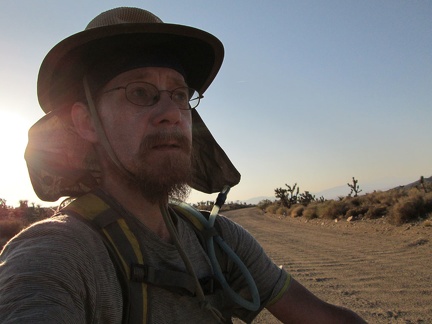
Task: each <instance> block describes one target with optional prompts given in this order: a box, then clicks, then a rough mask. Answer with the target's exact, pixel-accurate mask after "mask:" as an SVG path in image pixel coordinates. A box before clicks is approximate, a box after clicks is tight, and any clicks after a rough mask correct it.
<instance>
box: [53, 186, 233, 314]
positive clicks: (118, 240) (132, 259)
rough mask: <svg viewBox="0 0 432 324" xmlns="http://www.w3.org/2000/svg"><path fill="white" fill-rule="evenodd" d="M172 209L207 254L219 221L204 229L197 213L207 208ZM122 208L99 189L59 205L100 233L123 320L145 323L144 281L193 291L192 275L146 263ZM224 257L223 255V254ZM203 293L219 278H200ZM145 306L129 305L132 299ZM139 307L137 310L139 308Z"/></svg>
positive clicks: (213, 287)
mask: <svg viewBox="0 0 432 324" xmlns="http://www.w3.org/2000/svg"><path fill="white" fill-rule="evenodd" d="M170 207H171V208H172V210H174V211H175V212H176V214H177V215H179V216H180V217H181V218H182V219H184V220H186V221H187V222H188V223H190V224H191V225H192V228H193V229H194V231H195V233H196V235H197V237H198V239H199V241H200V243H201V245H202V246H203V248H204V250H205V251H206V253H207V254H208V246H207V244H206V242H207V238H209V237H211V236H214V235H218V233H219V232H220V230H219V228H218V223H217V222H215V226H216V227H213V228H212V229H211V230H207V229H206V228H205V226H204V225H203V223H202V222H201V221H200V218H199V217H197V215H196V213H201V215H203V216H204V217H205V218H206V219H208V217H209V212H206V211H202V212H201V211H198V210H196V209H194V208H193V207H191V206H189V205H187V204H185V203H174V204H170ZM122 212H123V211H122V209H121V208H120V207H119V206H116V205H115V204H114V203H113V202H112V201H110V199H109V197H107V196H105V194H104V193H103V192H102V191H99V190H95V191H92V192H90V193H87V194H85V195H83V196H81V197H79V198H77V199H75V200H74V201H72V202H71V203H70V204H69V205H67V206H66V207H64V208H63V209H62V213H65V214H67V215H70V216H73V217H75V218H78V219H80V220H82V221H84V222H85V223H86V224H88V225H89V226H90V227H91V228H93V229H94V230H95V231H96V232H98V233H99V234H100V235H101V238H102V240H103V242H104V244H105V246H106V248H107V250H108V253H109V255H110V258H111V260H112V262H113V265H114V267H115V270H116V273H117V278H118V279H119V282H120V285H121V288H122V295H123V321H122V322H123V323H146V322H147V315H148V314H147V307H146V305H148V295H147V284H153V285H157V286H161V287H164V288H166V289H170V290H174V291H177V292H180V293H189V294H192V295H193V294H195V289H196V288H195V282H194V278H193V277H192V276H191V275H190V274H188V273H184V272H179V271H172V270H161V269H155V268H153V267H150V266H148V265H146V264H145V260H143V255H142V253H141V249H140V247H139V244H138V240H137V238H136V236H135V234H134V233H133V231H132V230H131V226H130V224H128V221H127V220H126V219H125V218H124V217H123V216H122ZM215 252H216V256H217V259H218V262H219V263H220V264H221V263H223V260H222V259H223V253H222V251H221V249H220V248H219V246H218V245H216V248H215ZM225 259H226V258H225ZM200 284H201V287H202V289H203V291H205V293H206V294H211V293H214V292H215V290H216V289H221V287H220V285H219V284H218V281H217V280H215V279H214V278H213V277H212V278H203V279H201V280H200ZM132 302H133V303H134V304H136V305H144V307H134V308H132V307H131V303H132ZM140 308H142V311H141V312H140V311H139V309H140Z"/></svg>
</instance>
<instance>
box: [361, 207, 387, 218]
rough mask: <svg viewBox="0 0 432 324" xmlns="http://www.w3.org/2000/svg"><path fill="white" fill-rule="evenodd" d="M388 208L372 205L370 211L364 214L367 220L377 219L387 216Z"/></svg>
mask: <svg viewBox="0 0 432 324" xmlns="http://www.w3.org/2000/svg"><path fill="white" fill-rule="evenodd" d="M387 209H388V206H386V205H384V204H379V205H372V206H370V207H369V209H368V211H367V212H366V213H365V214H364V217H365V218H367V219H376V218H380V217H382V216H384V215H385V214H387Z"/></svg>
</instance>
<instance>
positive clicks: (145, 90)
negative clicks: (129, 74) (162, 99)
mask: <svg viewBox="0 0 432 324" xmlns="http://www.w3.org/2000/svg"><path fill="white" fill-rule="evenodd" d="M126 96H127V99H128V100H129V101H130V102H132V103H134V104H136V105H139V106H151V105H154V104H155V103H156V102H157V101H158V98H159V92H158V91H157V89H156V88H155V87H154V86H152V85H151V84H147V83H130V84H129V85H128V86H127V90H126Z"/></svg>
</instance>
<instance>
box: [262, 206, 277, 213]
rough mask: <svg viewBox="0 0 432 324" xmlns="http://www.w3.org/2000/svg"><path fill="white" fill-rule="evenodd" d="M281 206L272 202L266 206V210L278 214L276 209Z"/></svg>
mask: <svg viewBox="0 0 432 324" xmlns="http://www.w3.org/2000/svg"><path fill="white" fill-rule="evenodd" d="M278 208H279V206H278V205H277V204H271V205H270V206H268V207H267V208H266V210H265V211H266V212H267V213H269V214H276V211H277V210H278Z"/></svg>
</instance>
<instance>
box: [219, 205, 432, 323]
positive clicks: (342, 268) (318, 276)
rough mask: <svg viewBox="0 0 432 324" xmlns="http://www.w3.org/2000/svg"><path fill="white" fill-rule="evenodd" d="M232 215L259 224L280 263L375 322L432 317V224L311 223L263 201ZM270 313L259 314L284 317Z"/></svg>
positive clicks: (253, 226) (255, 228)
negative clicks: (266, 210) (278, 212)
mask: <svg viewBox="0 0 432 324" xmlns="http://www.w3.org/2000/svg"><path fill="white" fill-rule="evenodd" d="M224 215H226V216H228V217H229V218H231V219H232V220H234V221H235V222H237V223H239V224H241V225H242V226H244V227H245V228H246V229H247V230H248V231H249V232H251V234H252V235H254V236H255V237H256V238H257V240H258V241H259V242H260V243H261V244H262V246H263V247H264V249H265V250H266V252H267V253H268V255H269V256H270V257H271V258H272V259H273V260H274V261H275V262H276V263H277V264H280V265H283V267H284V268H285V269H286V270H287V271H288V272H289V273H290V274H291V275H292V276H293V277H294V278H295V279H296V280H298V281H300V282H301V283H302V284H303V285H304V286H306V287H307V288H308V289H310V290H311V291H312V292H314V293H315V294H316V295H317V296H319V297H320V298H322V299H324V300H326V301H328V302H330V303H334V304H337V305H341V306H345V307H348V308H350V309H353V310H354V311H356V312H357V313H359V314H360V315H361V316H362V317H364V318H365V319H366V320H367V321H369V322H370V323H432V306H431V305H432V271H431V267H432V243H431V237H430V235H431V233H432V229H431V228H422V229H421V231H420V232H417V231H416V230H412V231H411V232H410V231H409V230H405V231H404V230H403V229H402V228H396V227H391V228H390V230H389V229H388V227H385V228H384V227H383V226H382V225H376V224H375V225H374V224H367V223H365V222H358V223H354V224H350V223H347V222H346V221H340V222H339V223H334V222H330V221H321V220H320V221H318V220H315V221H313V222H308V223H305V220H304V219H293V218H284V219H278V218H277V217H275V216H268V215H263V213H262V212H261V211H260V210H258V209H256V208H248V209H243V210H236V211H229V212H225V213H224ZM321 224H323V225H321ZM389 226H391V225H389ZM269 316H271V315H268V314H263V315H262V316H261V317H260V318H258V319H257V320H256V322H262V323H277V321H275V320H274V319H273V320H272V319H271V318H270V317H269Z"/></svg>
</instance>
